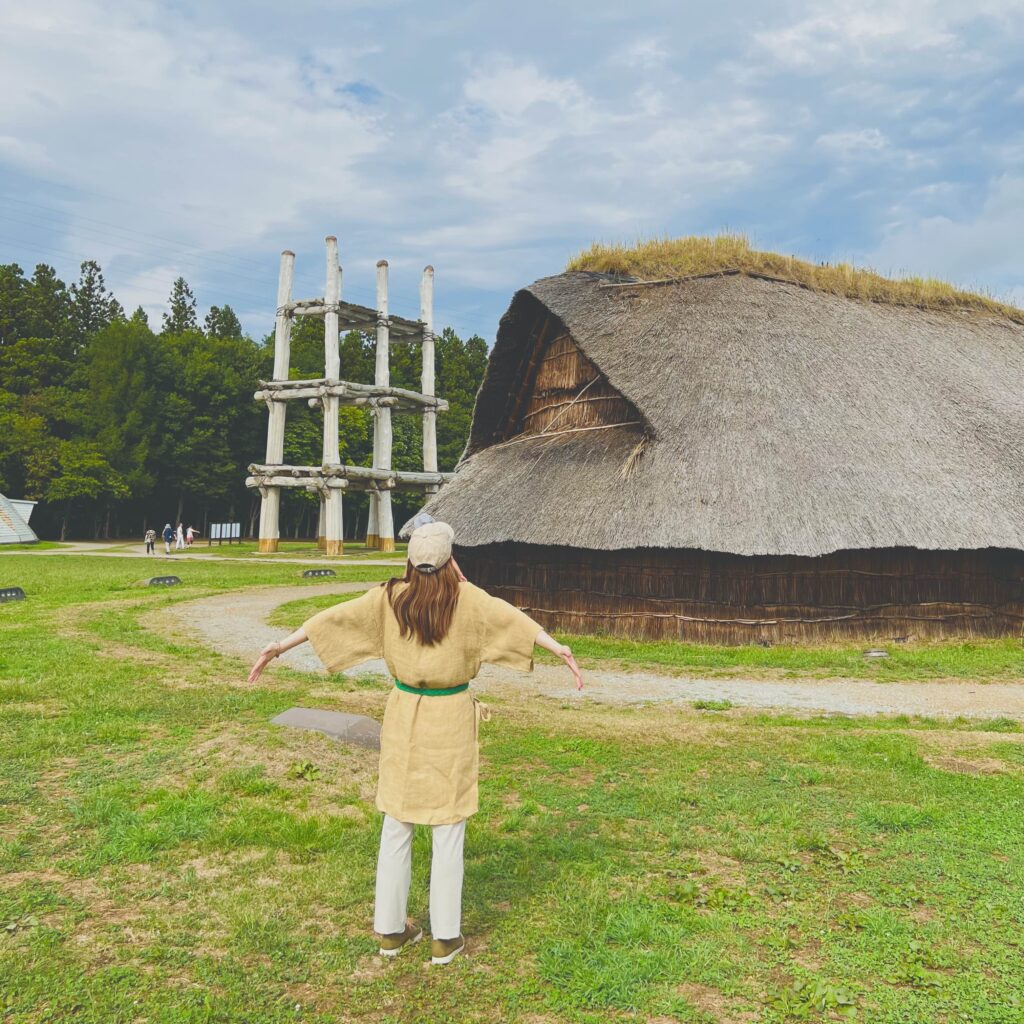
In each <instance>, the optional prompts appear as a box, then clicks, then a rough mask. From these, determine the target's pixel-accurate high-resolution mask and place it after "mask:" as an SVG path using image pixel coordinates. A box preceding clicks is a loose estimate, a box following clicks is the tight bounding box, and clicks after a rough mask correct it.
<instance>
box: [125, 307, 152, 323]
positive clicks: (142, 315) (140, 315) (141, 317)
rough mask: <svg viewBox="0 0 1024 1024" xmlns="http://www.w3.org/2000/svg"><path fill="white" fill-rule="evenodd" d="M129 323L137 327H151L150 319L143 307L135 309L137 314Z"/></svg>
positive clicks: (132, 316) (130, 318) (131, 317)
mask: <svg viewBox="0 0 1024 1024" xmlns="http://www.w3.org/2000/svg"><path fill="white" fill-rule="evenodd" d="M128 323H130V324H134V326H136V327H149V317H148V316H147V315H146V311H145V310H144V309H143V308H142V306H136V307H135V312H134V313H132V315H131V316H130V317H129V319H128Z"/></svg>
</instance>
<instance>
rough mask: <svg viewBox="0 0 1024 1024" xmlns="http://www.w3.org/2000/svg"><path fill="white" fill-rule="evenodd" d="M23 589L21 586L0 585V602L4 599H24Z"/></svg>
mask: <svg viewBox="0 0 1024 1024" xmlns="http://www.w3.org/2000/svg"><path fill="white" fill-rule="evenodd" d="M24 600H25V591H24V590H22V589H21V587H0V604H2V603H3V602H4V601H24Z"/></svg>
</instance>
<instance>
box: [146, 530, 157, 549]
mask: <svg viewBox="0 0 1024 1024" xmlns="http://www.w3.org/2000/svg"><path fill="white" fill-rule="evenodd" d="M145 540H146V554H147V555H153V554H155V553H156V552H155V550H154V549H155V548H156V530H154V529H153V528H152V527H150V529H148V530H147V531H146V537H145Z"/></svg>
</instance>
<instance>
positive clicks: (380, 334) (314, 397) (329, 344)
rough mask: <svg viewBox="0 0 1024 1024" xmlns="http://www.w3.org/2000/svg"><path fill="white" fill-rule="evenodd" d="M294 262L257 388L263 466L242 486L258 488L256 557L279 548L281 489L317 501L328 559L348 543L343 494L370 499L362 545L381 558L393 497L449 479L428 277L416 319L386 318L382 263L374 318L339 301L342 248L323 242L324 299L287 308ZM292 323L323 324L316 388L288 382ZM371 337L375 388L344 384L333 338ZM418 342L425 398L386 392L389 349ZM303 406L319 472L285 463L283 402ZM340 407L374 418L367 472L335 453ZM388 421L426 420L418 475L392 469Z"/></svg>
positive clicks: (287, 264)
mask: <svg viewBox="0 0 1024 1024" xmlns="http://www.w3.org/2000/svg"><path fill="white" fill-rule="evenodd" d="M294 273H295V254H294V253H293V252H290V251H287V250H286V251H285V252H283V253H282V254H281V269H280V273H279V276H278V285H277V318H276V321H275V328H274V377H273V380H269V381H260V390H259V391H257V392H256V393H255V395H254V397H255V398H256V400H257V401H263V402H266V403H267V408H268V410H269V419H268V423H267V452H266V461H265V462H262V463H253V464H251V465H250V466H249V473H250V476H248V477H247V478H246V481H245V482H246V485H247V486H249V487H254V488H258V489H259V492H260V495H261V498H262V503H261V506H260V539H259V550H260V551H263V552H273V551H277V549H278V542H279V537H280V514H281V513H280V508H281V488H282V487H301V488H304V489H306V490H309V491H313V492H314V493H316V494H318V495H319V497H320V525H319V529H318V534H319V537H318V539H319V542H320V544H321V546H322V547H323V548H324V549H325V551H326V553H327V554H329V555H340V554H341V553H342V543H343V536H344V519H343V505H342V495H343V494H344V492H345V491H346V490H365V491H368V492H369V498H370V515H369V522H368V524H367V537H366V543H367V545H368V546H370V547H376V548H379V549H380V550H382V551H394V549H395V525H394V517H393V514H392V510H391V492H392V491H393V490H396V489H409V490H419V491H425V492H428V493H433V492H434V491H436V490H437V488H438V487H439V486H440V485H441V484H442V483H444V481H445V480H447V479H449V478H450V476H451V474H450V473H439V472H438V471H437V414H438V412H444V411H445V410H446V409H447V408H448V403H447V402H445V401H444V400H443V399H441V398H438V397H437V396H436V395H435V394H434V334H433V308H434V268H433V267H427V268H426V269H425V270H424V271H423V278H422V281H421V283H420V319H419V320H406V319H403V318H401V317H392V316H391V315H390V312H389V305H388V264H387V261H386V260H381V261H380V262H379V263H378V264H377V298H376V309H370V308H368V307H365V306H358V305H355V304H354V303H350V302H344V301H342V298H341V282H342V273H341V264H340V263H339V260H338V240H337V238H335V237H334V236H333V235H329V236H328V237H327V239H326V277H325V283H324V296H323V298H322V299H305V300H299V301H295V300H293V299H292V281H293V278H294ZM296 316H321V317H323V321H324V376H323V377H321V378H317V379H315V380H290V379H289V360H290V349H291V325H292V321H293V319H294V318H295V317H296ZM353 330H354V331H365V332H367V333H370V332H371V331H372V332H373V333H374V334H375V337H376V343H377V347H376V360H375V367H374V380H373V383H372V384H364V383H359V382H355V381H346V380H342V379H341V360H340V353H339V338H340V335H341V332H342V331H353ZM392 339H395V341H396V342H403V343H417V342H418V343H419V344H420V345H421V351H422V363H423V366H422V375H421V391H409V390H407V389H405V388H393V387H391V366H390V345H391V341H392ZM298 399H304V400H306V401H307V402H308V403H309V405H310V406H320V407H321V408H322V409H323V414H324V420H323V422H324V434H323V454H322V463H321V465H320V466H291V465H286V464H285V463H284V431H285V410H286V403H287V402H289V401H292V400H298ZM342 405H351V406H357V407H363V408H368V409H369V410H370V411H371V412H372V414H373V465H372V466H370V467H366V466H351V465H345V464H343V463H342V462H341V456H340V453H339V447H338V416H339V409H340V407H341V406H342ZM392 413H414V414H420V415H422V417H423V471H422V472H418V471H415V472H412V471H404V470H393V469H392V468H391V456H392V423H391V417H392Z"/></svg>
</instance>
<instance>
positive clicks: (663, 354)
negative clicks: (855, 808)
mask: <svg viewBox="0 0 1024 1024" xmlns="http://www.w3.org/2000/svg"><path fill="white" fill-rule="evenodd" d="M429 510H430V511H431V512H432V513H433V514H434V515H436V516H438V517H442V518H444V519H446V520H447V521H449V522H450V523H452V525H453V526H454V527H455V530H456V535H457V537H458V541H459V545H460V550H459V554H460V560H461V562H462V563H463V567H464V568H465V569H466V570H467V572H471V573H472V575H473V576H474V578H475V579H477V580H478V582H480V583H481V584H482V585H484V586H490V587H492V588H494V589H496V590H497V591H498V592H499V593H501V594H502V595H503V596H505V597H507V598H508V599H510V600H513V601H514V602H515V603H516V604H519V605H520V606H522V607H526V608H528V609H530V610H531V612H533V613H535V614H536V615H537V617H538V618H539V619H541V620H542V621H544V622H545V624H546V625H549V626H552V627H557V628H560V629H563V630H567V631H572V632H584V631H586V632H590V631H610V632H616V633H625V634H633V635H648V636H679V637H684V638H687V637H693V638H710V639H717V640H725V641H735V642H741V641H749V640H757V639H767V640H776V639H780V638H786V637H792V638H800V637H819V638H820V637H830V636H837V635H849V634H851V633H854V634H864V635H872V634H878V635H894V636H896V635H898V636H906V635H937V634H949V633H972V632H978V633H1002V632H1007V631H1019V630H1020V628H1021V625H1022V623H1024V325H1022V323H1021V322H1017V321H1015V320H1014V318H1013V317H1012V315H1011V316H1007V315H1005V314H1003V313H1001V312H986V311H962V310H952V311H945V310H927V309H920V308H912V307H909V306H900V305H894V304H891V303H887V302H886V303H883V302H872V301H863V300H860V299H855V298H850V297H846V296H843V295H835V294H826V293H823V292H820V291H816V290H814V289H812V288H809V287H805V286H801V285H798V284H794V283H790V282H787V281H782V280H778V279H773V278H771V277H767V276H760V275H754V274H750V273H735V272H724V273H715V274H711V275H705V276H697V277H691V278H687V279H684V280H672V281H663V282H646V283H645V282H635V281H629V280H623V279H622V278H620V277H614V276H611V275H606V274H596V273H588V272H570V273H565V274H560V275H558V276H556V277H550V278H545V279H543V280H541V281H538V282H536V283H535V284H533V285H531V286H530V287H529V288H526V289H523V290H522V291H520V292H518V293H517V294H516V295H515V297H514V298H513V300H512V304H511V306H510V307H509V310H508V312H507V313H506V314H505V316H504V317H503V318H502V321H501V325H500V328H499V331H498V337H497V342H496V344H495V347H494V350H493V352H492V354H491V358H490V363H489V366H488V369H487V374H486V376H485V379H484V382H483V386H482V388H481V391H480V394H479V397H478V399H477V404H476V410H475V413H474V419H473V426H472V432H471V437H470V440H469V444H468V447H467V450H466V453H465V456H464V458H463V461H462V464H461V465H460V467H459V470H458V473H457V475H456V478H455V479H454V481H452V482H451V483H449V484H447V485H446V486H445V487H444V488H443V489H442V490H441V492H440V493H439V494H438V496H437V497H436V498H435V499H434V501H433V502H432V503H431V505H430V506H429Z"/></svg>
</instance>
